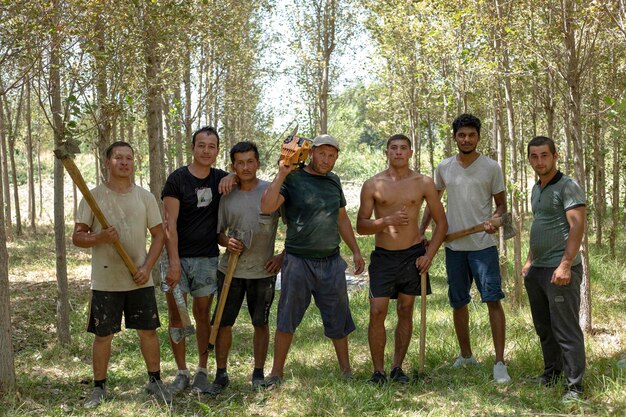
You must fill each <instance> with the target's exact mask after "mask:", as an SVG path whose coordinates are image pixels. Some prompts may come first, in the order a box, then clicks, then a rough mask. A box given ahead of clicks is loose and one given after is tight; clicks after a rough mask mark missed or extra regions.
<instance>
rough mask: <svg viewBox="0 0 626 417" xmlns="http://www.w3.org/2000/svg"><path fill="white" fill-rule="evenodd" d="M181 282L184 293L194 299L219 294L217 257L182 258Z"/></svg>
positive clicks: (179, 284) (180, 285)
mask: <svg viewBox="0 0 626 417" xmlns="http://www.w3.org/2000/svg"><path fill="white" fill-rule="evenodd" d="M180 270H181V274H180V282H179V283H178V286H179V287H180V289H181V291H182V292H183V293H189V294H191V296H192V297H194V298H195V297H207V296H209V295H211V294H215V292H217V256H215V257H212V258H209V257H200V258H180Z"/></svg>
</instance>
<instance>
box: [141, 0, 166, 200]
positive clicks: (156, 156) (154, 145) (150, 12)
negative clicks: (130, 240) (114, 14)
mask: <svg viewBox="0 0 626 417" xmlns="http://www.w3.org/2000/svg"><path fill="white" fill-rule="evenodd" d="M155 8H156V6H155V5H153V4H151V3H150V2H146V3H144V12H145V14H144V59H145V65H146V67H145V73H146V78H145V83H146V119H147V123H146V124H147V133H148V149H149V156H150V164H149V168H150V169H149V171H150V191H151V192H152V194H154V195H155V196H156V197H157V200H160V199H159V197H160V194H161V189H162V187H163V179H162V176H161V172H162V168H161V167H162V165H163V154H162V153H161V150H162V138H161V136H160V132H161V120H160V119H161V115H162V110H161V78H160V62H159V55H158V53H157V48H158V40H157V39H155V36H156V34H155V32H154V31H153V30H152V29H153V27H154V24H155V23H156V22H155V20H156V18H155V16H154V14H155V13H156V10H155Z"/></svg>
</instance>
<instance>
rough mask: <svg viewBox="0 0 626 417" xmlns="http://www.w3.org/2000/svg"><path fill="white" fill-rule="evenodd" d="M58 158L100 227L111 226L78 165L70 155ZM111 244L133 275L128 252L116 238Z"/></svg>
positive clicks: (135, 269)
mask: <svg viewBox="0 0 626 417" xmlns="http://www.w3.org/2000/svg"><path fill="white" fill-rule="evenodd" d="M60 159H61V162H62V163H63V166H64V167H65V169H66V170H67V172H68V174H70V177H72V181H74V184H76V186H77V187H78V189H79V190H80V192H81V193H82V194H83V197H84V198H85V201H86V202H87V204H89V207H90V208H91V211H93V214H94V215H95V216H96V219H98V221H99V222H100V224H101V225H102V228H103V229H107V228H109V227H111V224H110V223H109V222H108V221H107V219H106V217H104V214H103V213H102V210H100V207H99V206H98V203H96V200H95V199H94V198H93V195H92V194H91V191H89V188H88V187H87V184H86V183H85V179H84V178H83V176H82V174H81V173H80V171H79V170H78V167H77V166H76V164H75V163H74V160H73V159H72V158H70V157H65V158H60ZM113 246H114V247H115V250H117V253H119V255H120V257H121V258H122V260H123V261H124V264H125V265H126V267H127V268H128V270H129V271H130V274H131V275H133V276H134V275H135V273H137V267H136V266H135V264H134V263H133V260H132V259H130V256H128V253H127V252H126V250H125V249H124V247H123V246H122V244H121V243H120V241H119V240H118V241H117V242H114V243H113Z"/></svg>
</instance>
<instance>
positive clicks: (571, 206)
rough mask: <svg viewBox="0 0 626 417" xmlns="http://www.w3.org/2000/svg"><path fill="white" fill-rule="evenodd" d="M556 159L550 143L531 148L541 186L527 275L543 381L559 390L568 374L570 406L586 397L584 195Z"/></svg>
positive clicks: (535, 197) (538, 141)
mask: <svg viewBox="0 0 626 417" xmlns="http://www.w3.org/2000/svg"><path fill="white" fill-rule="evenodd" d="M557 157H558V155H557V152H556V146H555V145H554V141H553V140H552V139H550V138H547V137H545V136H538V137H536V138H534V139H533V140H531V141H530V142H529V143H528V160H529V162H530V165H531V166H532V167H533V170H534V171H535V173H536V174H537V176H538V177H539V181H538V182H537V183H536V184H535V186H534V187H533V191H532V197H531V203H532V209H533V216H534V220H533V224H532V227H531V230H530V249H529V251H528V258H527V259H526V264H525V265H524V268H522V275H523V277H524V285H525V286H526V292H527V293H528V301H529V302H530V311H531V313H532V316H533V324H534V325H535V330H536V331H537V335H538V336H539V340H540V341H541V351H542V352H543V362H544V370H543V373H542V374H541V376H540V377H539V378H538V382H540V383H541V384H543V385H546V386H550V385H554V384H555V383H556V382H557V380H558V379H559V378H560V376H561V374H563V375H564V377H565V394H564V395H563V400H564V401H569V400H576V399H578V397H579V396H580V394H581V393H582V378H583V374H584V373H585V341H584V337H583V332H582V330H581V328H580V325H579V322H578V318H579V312H580V284H581V281H582V265H581V257H580V253H579V249H580V243H581V241H582V238H583V233H584V232H585V194H584V192H583V190H582V189H581V188H580V186H579V185H578V184H577V183H576V182H575V181H574V180H573V179H572V178H570V177H568V176H566V175H563V174H562V173H561V172H560V171H558V170H557V168H556V160H557Z"/></svg>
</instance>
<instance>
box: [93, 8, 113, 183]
mask: <svg viewBox="0 0 626 417" xmlns="http://www.w3.org/2000/svg"><path fill="white" fill-rule="evenodd" d="M105 25H106V23H105V22H104V16H102V15H98V16H97V17H96V22H95V42H96V53H95V57H94V58H95V67H96V69H95V73H96V95H97V99H98V119H97V124H96V126H97V128H98V141H97V143H96V147H97V149H98V159H99V160H100V164H99V166H100V176H101V178H102V180H103V181H106V180H107V172H106V167H105V164H104V161H105V159H106V155H105V152H106V149H107V148H108V147H109V145H110V144H111V112H110V103H109V91H108V86H107V59H108V58H107V53H106V38H105V36H106V35H105Z"/></svg>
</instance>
